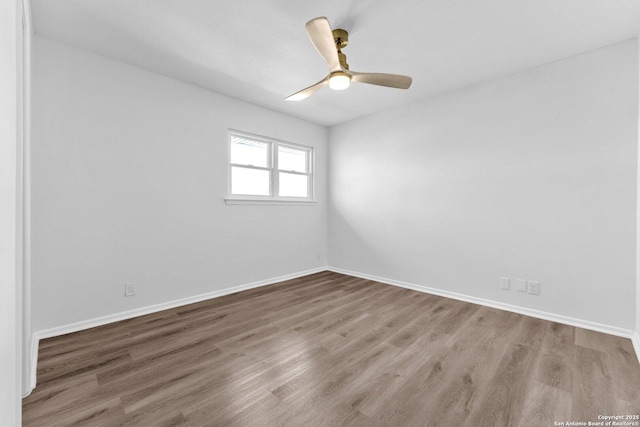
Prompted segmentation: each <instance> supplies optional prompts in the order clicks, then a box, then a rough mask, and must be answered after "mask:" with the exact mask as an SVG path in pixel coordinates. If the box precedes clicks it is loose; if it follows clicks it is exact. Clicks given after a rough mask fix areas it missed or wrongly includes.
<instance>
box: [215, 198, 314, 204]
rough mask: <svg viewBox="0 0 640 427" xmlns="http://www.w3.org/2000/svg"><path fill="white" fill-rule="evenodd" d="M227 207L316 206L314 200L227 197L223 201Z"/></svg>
mask: <svg viewBox="0 0 640 427" xmlns="http://www.w3.org/2000/svg"><path fill="white" fill-rule="evenodd" d="M224 202H225V203H226V204H227V205H280V206H312V205H315V204H317V203H318V202H316V201H315V200H289V199H239V198H232V197H227V198H225V199H224Z"/></svg>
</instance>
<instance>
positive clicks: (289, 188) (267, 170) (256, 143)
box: [229, 132, 313, 201]
mask: <svg viewBox="0 0 640 427" xmlns="http://www.w3.org/2000/svg"><path fill="white" fill-rule="evenodd" d="M229 144H230V148H229V171H230V173H229V181H230V182H229V195H230V197H231V198H241V199H249V200H251V199H257V200H276V201H277V200H301V201H312V200H313V174H312V166H313V148H311V147H305V146H302V145H297V144H292V143H288V142H282V141H278V140H274V139H269V138H264V137H258V136H252V135H248V134H243V133H237V132H230V133H229Z"/></svg>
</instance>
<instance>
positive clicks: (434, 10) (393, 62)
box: [32, 0, 640, 125]
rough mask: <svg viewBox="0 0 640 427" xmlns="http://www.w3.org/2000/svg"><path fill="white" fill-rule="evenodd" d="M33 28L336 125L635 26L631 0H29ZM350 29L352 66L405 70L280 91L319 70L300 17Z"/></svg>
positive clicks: (303, 83)
mask: <svg viewBox="0 0 640 427" xmlns="http://www.w3.org/2000/svg"><path fill="white" fill-rule="evenodd" d="M32 13H33V22H34V28H35V32H36V33H37V34H40V35H43V36H46V37H49V38H52V39H54V40H57V41H60V42H63V43H67V44H70V45H74V46H76V47H79V48H82V49H86V50H89V51H92V52H95V53H98V54H100V55H103V56H106V57H110V58H114V59H117V60H120V61H123V62H126V63H129V64H132V65H135V66H137V67H140V68H143V69H146V70H151V71H154V72H156V73H159V74H163V75H166V76H169V77H173V78H176V79H179V80H183V81H185V82H189V83H192V84H195V85H197V86H201V87H204V88H208V89H211V90H214V91H216V92H220V93H223V94H226V95H230V96H233V97H235V98H239V99H242V100H246V101H249V102H252V103H254V104H258V105H262V106H265V107H268V108H271V109H274V110H278V111H282V112H285V113H288V114H291V115H294V116H298V117H302V118H305V119H308V120H311V121H314V122H317V123H320V124H322V125H334V124H337V123H341V122H344V121H348V120H351V119H354V118H357V117H361V116H364V115H368V114H371V113H374V112H378V111H383V110H385V109H389V108H393V107H396V106H398V105H401V104H405V103H408V102H411V101H413V100H416V99H420V98H425V97H429V96H433V95H436V94H440V93H444V92H448V91H452V90H455V89H457V88H460V87H463V86H467V85H470V84H474V83H477V82H480V81H483V80H488V79H492V78H496V77H500V76H503V75H506V74H510V73H513V72H517V71H520V70H524V69H527V68H531V67H534V66H537V65H541V64H545V63H548V62H552V61H555V60H558V59H561V58H565V57H568V56H571V55H575V54H578V53H582V52H586V51H589V50H593V49H596V48H599V47H602V46H606V45H608V44H613V43H616V42H619V41H623V40H627V39H630V38H633V37H637V36H638V33H639V30H640V0H398V1H388V0H324V1H317V0H256V1H240V0H238V1H231V0H226V1H222V0H180V1H178V0H135V1H132V0H32ZM317 16H326V17H327V18H328V19H329V21H330V22H331V24H332V27H333V28H344V29H346V30H348V31H349V46H348V47H347V48H345V49H344V53H345V54H346V55H347V60H348V62H349V65H350V68H351V69H352V70H354V71H361V72H387V73H398V74H407V75H410V76H412V77H413V85H412V86H411V88H410V89H409V90H406V91H405V90H398V89H390V88H385V87H379V86H372V85H364V84H360V85H357V84H354V85H352V86H351V88H349V89H348V90H346V91H343V92H336V91H332V90H330V89H329V88H324V89H322V90H321V91H320V92H318V93H316V94H315V95H313V96H312V97H311V98H308V99H306V100H303V101H300V102H290V101H289V102H285V101H284V98H285V97H286V96H288V95H290V94H291V93H293V92H296V91H297V90H299V89H302V88H304V87H307V86H309V85H311V84H313V83H315V82H317V81H318V80H320V79H322V78H323V77H324V76H325V75H326V74H327V66H326V64H325V63H324V61H323V60H322V58H321V57H320V56H319V55H318V53H317V52H316V50H315V49H314V48H313V46H312V45H311V43H310V41H309V39H308V37H307V35H306V32H305V27H304V24H305V23H306V22H307V21H308V20H310V19H312V18H315V17H317Z"/></svg>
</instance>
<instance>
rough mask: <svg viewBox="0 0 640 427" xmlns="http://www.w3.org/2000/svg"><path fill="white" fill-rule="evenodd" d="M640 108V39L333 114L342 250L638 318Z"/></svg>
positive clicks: (560, 304) (606, 315)
mask: <svg viewBox="0 0 640 427" xmlns="http://www.w3.org/2000/svg"><path fill="white" fill-rule="evenodd" d="M415 77H416V82H415V84H420V76H415ZM637 109H638V48H637V42H636V41H635V40H633V41H628V42H624V43H620V44H617V45H614V46H610V47H606V48H603V49H600V50H596V51H593V52H589V53H586V54H582V55H579V56H576V57H572V58H568V59H566V60H563V61H559V62H556V63H552V64H548V65H545V66H542V67H539V68H536V69H532V70H528V71H525V72H522V73H518V74H515V75H511V76H507V77H504V78H501V79H497V80H494V81H490V82H486V83H483V84H479V85H476V86H472V87H468V88H465V89H462V90H460V91H457V92H454V93H450V94H447V95H443V96H440V97H437V98H432V99H428V100H425V101H422V102H419V103H415V104H412V105H409V106H407V107H404V108H400V109H395V110H392V111H388V112H385V113H380V114H376V115H374V116H370V117H367V118H363V119H360V120H357V121H355V122H349V123H346V124H342V125H339V126H336V127H334V128H332V129H331V132H330V141H331V147H330V158H329V165H330V169H329V176H330V184H329V194H330V196H331V200H330V204H329V206H330V207H329V254H330V258H329V263H330V265H331V266H333V267H337V268H342V269H346V270H351V271H355V272H360V273H364V274H369V275H374V276H378V277H382V278H388V279H393V280H397V281H404V282H409V283H413V284H417V285H422V286H429V287H433V288H437V289H441V290H445V291H449V292H456V293H460V294H464V295H467V296H472V297H476V298H484V299H489V300H492V301H497V302H501V303H505V304H512V305H517V306H520V307H525V308H528V309H534V310H541V311H544V312H548V313H553V314H557V315H563V316H568V317H572V318H575V319H582V320H588V321H591V322H596V323H600V324H603V325H607V326H613V327H616V328H624V329H627V330H632V329H635V323H636V307H635V305H636V303H635V301H636V290H635V287H636V284H635V283H636V280H635V258H636V252H635V251H636V183H637V171H636V168H637V166H636V165H637V159H638V156H637V135H636V132H637V131H636V124H637V121H638V111H637ZM501 276H505V277H509V278H511V279H512V287H513V286H514V285H515V283H514V282H515V279H516V278H524V279H530V280H537V281H540V283H541V295H539V296H532V295H527V294H523V293H519V292H516V291H515V290H514V289H513V288H512V290H510V291H501V290H499V288H498V280H499V277H501Z"/></svg>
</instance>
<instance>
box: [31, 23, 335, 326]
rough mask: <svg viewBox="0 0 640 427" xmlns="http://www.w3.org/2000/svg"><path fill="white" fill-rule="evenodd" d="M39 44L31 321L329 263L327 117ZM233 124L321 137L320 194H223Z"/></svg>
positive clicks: (46, 322) (108, 310) (134, 304)
mask: <svg viewBox="0 0 640 427" xmlns="http://www.w3.org/2000/svg"><path fill="white" fill-rule="evenodd" d="M33 45H34V47H33V48H34V52H33V113H32V114H33V123H34V126H33V134H32V159H31V160H32V170H33V176H32V194H33V206H32V210H33V217H32V233H33V241H32V246H33V248H32V251H33V260H32V263H33V270H32V293H33V295H32V298H33V301H32V304H33V328H34V330H36V331H39V330H43V329H49V328H54V327H59V326H62V325H68V324H71V323H74V322H81V321H85V320H87V319H93V318H97V317H100V316H105V315H110V314H114V313H119V312H124V311H127V310H132V309H136V308H140V307H146V306H150V305H155V304H160V303H164V302H167V301H172V300H175V299H180V298H185V297H191V296H195V295H198V294H203V293H208V292H212V291H216V290H222V289H226V288H230V287H232V286H236V285H242V284H247V283H251V282H254V281H260V280H264V279H268V278H273V277H278V276H282V275H287V274H292V273H296V272H300V271H305V270H308V269H313V268H317V267H320V266H323V265H326V258H325V257H326V236H327V232H326V224H327V218H326V215H327V212H326V203H327V201H326V157H327V147H326V143H327V130H326V128H324V127H321V126H319V125H316V124H311V123H309V122H306V121H303V120H300V119H296V118H293V117H290V116H286V115H284V114H281V113H276V112H273V111H270V110H267V109H264V108H260V107H256V106H253V105H251V104H247V103H245V102H241V101H238V100H234V99H232V98H229V97H226V96H222V95H219V94H216V93H213V92H210V91H207V90H203V89H200V88H197V87H194V86H190V85H187V84H184V83H181V82H178V81H175V80H172V79H168V78H165V77H162V76H159V75H156V74H153V73H149V72H146V71H143V70H140V69H138V68H134V67H131V66H128V65H125V64H123V63H120V62H115V61H112V60H109V59H106V58H104V57H101V56H97V55H94V54H91V53H88V52H85V51H81V50H78V49H75V48H72V47H70V46H67V45H63V44H59V43H56V42H53V41H51V40H49V39H45V38H42V37H37V36H36V37H34V41H33ZM228 128H234V129H239V130H243V131H246V132H251V133H255V134H260V135H266V136H270V137H274V138H278V139H281V140H285V141H291V142H296V143H300V144H306V145H311V146H314V147H315V150H316V172H317V175H316V195H317V199H318V203H317V205H314V206H255V205H251V206H244V205H242V206H238V205H226V204H225V202H224V200H223V199H224V197H225V195H226V189H227V149H228V148H227V144H228V141H227V130H228ZM318 253H320V254H321V255H320V259H318ZM127 281H132V282H136V283H137V295H136V296H135V297H129V298H125V297H124V296H123V294H124V283H125V282H127Z"/></svg>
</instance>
